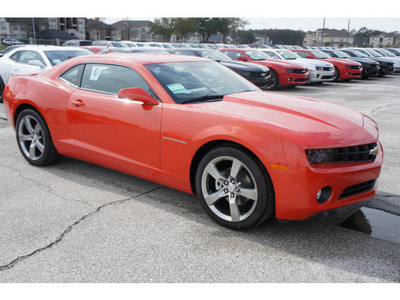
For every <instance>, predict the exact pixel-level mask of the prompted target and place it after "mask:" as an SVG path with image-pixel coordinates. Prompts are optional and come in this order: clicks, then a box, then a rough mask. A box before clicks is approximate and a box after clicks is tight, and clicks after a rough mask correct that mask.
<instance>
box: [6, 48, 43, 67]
mask: <svg viewBox="0 0 400 300" xmlns="http://www.w3.org/2000/svg"><path fill="white" fill-rule="evenodd" d="M10 58H11V59H12V60H14V61H16V62H18V63H21V64H29V62H30V61H34V60H38V61H40V62H41V63H42V64H43V65H44V66H45V65H46V63H45V62H44V60H43V58H42V56H41V55H40V54H39V53H38V52H36V51H28V50H22V51H17V52H15V53H14V54H13V55H11V56H10Z"/></svg>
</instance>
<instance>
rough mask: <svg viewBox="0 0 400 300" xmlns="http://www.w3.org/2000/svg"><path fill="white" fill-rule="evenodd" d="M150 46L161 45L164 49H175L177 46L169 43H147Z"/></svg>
mask: <svg viewBox="0 0 400 300" xmlns="http://www.w3.org/2000/svg"><path fill="white" fill-rule="evenodd" d="M147 45H148V46H149V47H159V48H164V49H174V48H176V47H174V46H172V45H171V44H169V43H147Z"/></svg>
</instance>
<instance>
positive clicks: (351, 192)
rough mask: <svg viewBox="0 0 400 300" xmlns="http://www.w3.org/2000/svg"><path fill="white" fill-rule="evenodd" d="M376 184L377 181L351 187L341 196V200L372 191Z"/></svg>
mask: <svg viewBox="0 0 400 300" xmlns="http://www.w3.org/2000/svg"><path fill="white" fill-rule="evenodd" d="M375 182H376V179H374V180H370V181H367V182H363V183H359V184H356V185H352V186H349V187H347V188H345V189H344V190H343V192H342V193H341V194H340V196H339V200H340V199H343V198H347V197H351V196H355V195H358V194H362V193H365V192H368V191H371V190H372V189H373V188H374V187H375Z"/></svg>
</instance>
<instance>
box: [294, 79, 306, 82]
mask: <svg viewBox="0 0 400 300" xmlns="http://www.w3.org/2000/svg"><path fill="white" fill-rule="evenodd" d="M307 81H308V78H296V79H295V80H294V82H307Z"/></svg>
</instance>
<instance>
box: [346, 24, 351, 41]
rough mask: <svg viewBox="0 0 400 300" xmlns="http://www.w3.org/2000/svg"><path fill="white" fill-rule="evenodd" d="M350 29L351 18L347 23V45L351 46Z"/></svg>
mask: <svg viewBox="0 0 400 300" xmlns="http://www.w3.org/2000/svg"><path fill="white" fill-rule="evenodd" d="M349 31H350V19H349V24H348V25H347V37H346V47H348V46H349Z"/></svg>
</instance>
